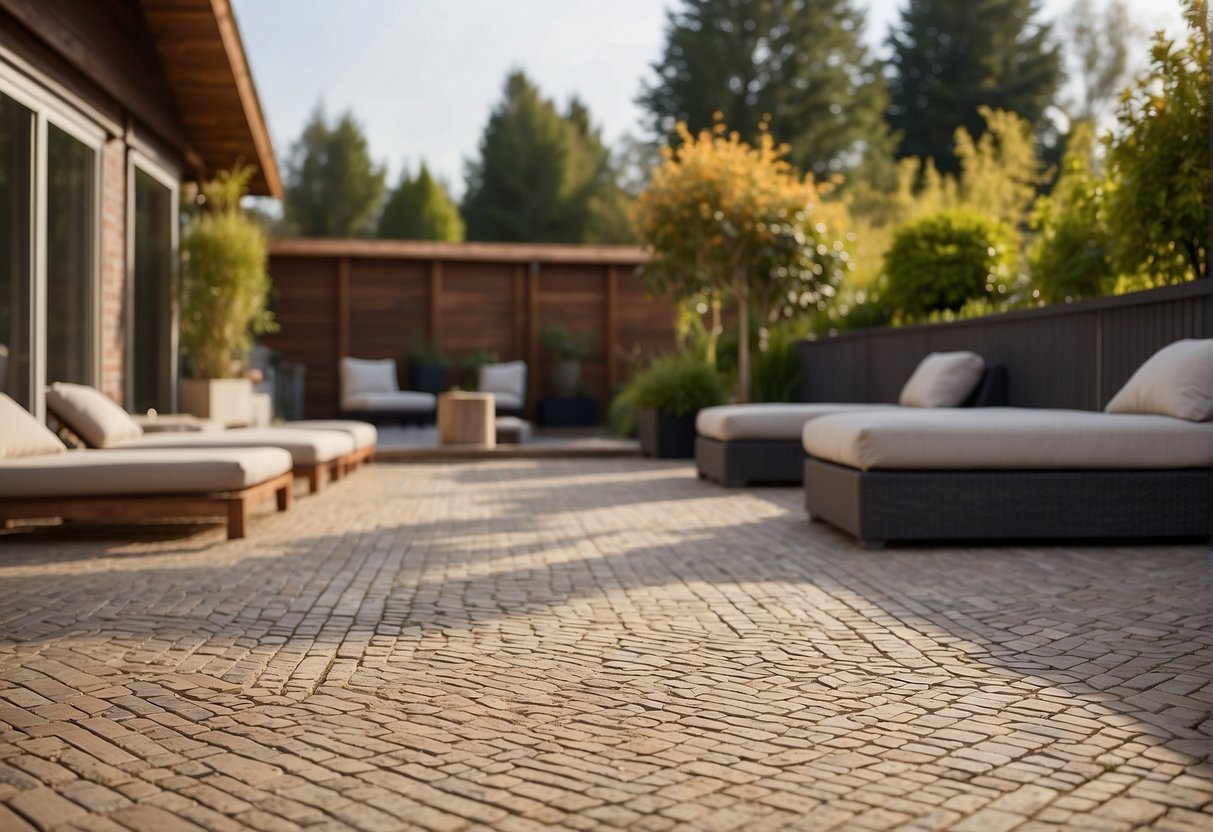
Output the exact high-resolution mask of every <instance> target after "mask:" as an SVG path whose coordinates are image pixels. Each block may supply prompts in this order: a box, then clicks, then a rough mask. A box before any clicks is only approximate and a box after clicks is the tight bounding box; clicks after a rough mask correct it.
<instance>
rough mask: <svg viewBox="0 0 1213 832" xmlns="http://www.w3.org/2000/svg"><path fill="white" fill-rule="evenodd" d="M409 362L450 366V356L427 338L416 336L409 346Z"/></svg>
mask: <svg viewBox="0 0 1213 832" xmlns="http://www.w3.org/2000/svg"><path fill="white" fill-rule="evenodd" d="M408 360H409V363H410V364H434V365H437V366H439V367H449V366H451V357H450V356H449V355H447V354H446V353H445V352H443V351H442V349H441V348H440V347H439V346H438V345H437V344H435V343H434V342H433V341H431V340H429V339H428V338H417V339H416V340H414V341H413V346H411V347H410V348H409V354H408Z"/></svg>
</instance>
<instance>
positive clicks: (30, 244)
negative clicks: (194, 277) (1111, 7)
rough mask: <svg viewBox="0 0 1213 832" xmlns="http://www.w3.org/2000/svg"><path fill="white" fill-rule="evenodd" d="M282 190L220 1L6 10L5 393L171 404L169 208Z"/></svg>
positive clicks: (13, 0) (96, 1)
mask: <svg viewBox="0 0 1213 832" xmlns="http://www.w3.org/2000/svg"><path fill="white" fill-rule="evenodd" d="M238 161H244V162H246V163H251V164H254V165H256V167H257V174H256V176H255V178H254V181H253V182H252V191H253V193H255V194H260V195H266V196H275V197H278V196H281V191H282V185H281V181H280V178H279V173H278V167H277V163H276V161H275V159H274V150H273V147H272V146H271V144H270V138H269V132H268V130H267V129H266V124H265V119H264V117H263V115H262V112H261V106H260V104H259V102H258V100H257V91H256V88H255V87H254V85H253V80H252V76H251V74H250V72H249V67H248V62H247V60H246V59H245V53H244V47H243V45H242V44H241V40H240V33H239V31H238V30H237V27H236V21H235V18H234V17H233V14H232V9H231V4H230V2H229V0H0V390H2V391H3V392H5V393H7V394H8V395H10V396H12V397H13V398H14V399H16V400H17V401H18V402H20V403H21V404H22V405H23V406H25V407H26V408H28V409H29V410H30V411H31V412H33V413H34V414H35V415H37V416H39V417H42V416H44V412H43V411H44V407H43V395H44V390H45V388H46V385H47V384H49V383H50V382H53V381H73V382H80V383H85V384H93V385H96V386H97V387H99V388H101V389H102V390H104V391H105V392H106V393H107V394H109V395H110V396H111V397H113V398H114V399H116V400H118V401H121V402H122V403H123V404H124V405H125V406H126V407H127V408H128V409H129V410H133V411H136V412H138V411H141V410H146V409H148V408H153V407H154V408H158V409H166V410H167V409H172V407H173V404H174V402H175V399H176V382H177V349H176V322H175V318H176V316H175V314H174V292H173V287H174V277H175V270H176V267H175V264H176V262H177V228H178V217H177V212H178V198H179V193H180V189H181V185H182V183H184V182H188V181H196V180H198V179H200V178H205V177H207V176H210V175H213V174H214V173H215V172H217V171H219V170H223V169H226V168H229V167H231V166H232V165H233V164H235V163H236V162H238Z"/></svg>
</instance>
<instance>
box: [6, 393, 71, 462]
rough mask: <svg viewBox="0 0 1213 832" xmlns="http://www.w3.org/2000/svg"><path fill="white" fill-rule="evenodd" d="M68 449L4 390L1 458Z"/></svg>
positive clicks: (21, 456) (53, 452)
mask: <svg viewBox="0 0 1213 832" xmlns="http://www.w3.org/2000/svg"><path fill="white" fill-rule="evenodd" d="M66 450H67V448H65V447H63V443H62V442H60V441H59V437H57V436H55V434H53V433H51V432H50V431H49V430H47V429H46V426H45V425H43V424H42V423H40V422H39V421H38V420H37V419H35V418H34V417H33V416H32V415H31V414H30V412H29V411H28V410H26V409H25V408H23V407H22V406H21V405H19V404H17V403H16V402H15V401H13V400H12V399H10V398H9V397H8V396H6V395H4V394H3V393H0V459H18V458H24V457H33V456H43V455H45V454H61V453H63V452H64V451H66Z"/></svg>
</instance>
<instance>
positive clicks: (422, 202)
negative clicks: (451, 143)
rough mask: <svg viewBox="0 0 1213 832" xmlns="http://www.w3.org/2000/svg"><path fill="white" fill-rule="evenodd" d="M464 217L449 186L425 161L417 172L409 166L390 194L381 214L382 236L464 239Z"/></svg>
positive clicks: (454, 241) (419, 238)
mask: <svg viewBox="0 0 1213 832" xmlns="http://www.w3.org/2000/svg"><path fill="white" fill-rule="evenodd" d="M463 235H464V227H463V217H461V216H460V215H459V208H458V206H456V205H455V203H454V202H452V201H451V197H450V196H449V195H448V194H447V192H446V188H444V187H443V186H442V185H441V184H439V183H438V182H436V181H434V178H433V177H432V176H430V171H429V169H428V168H427V167H426V166H425V164H424V163H423V164H422V165H421V169H420V170H419V171H417V176H416V177H415V178H414V177H411V176H409V173H408V171H407V170H405V171H403V172H402V173H401V174H400V182H399V183H398V184H397V185H396V188H395V189H394V190H393V191H392V192H391V193H390V194H389V195H388V198H387V202H386V203H384V205H383V213H381V214H380V215H379V236H380V237H388V238H393V239H398V240H439V241H442V242H449V243H457V242H460V241H462V240H463Z"/></svg>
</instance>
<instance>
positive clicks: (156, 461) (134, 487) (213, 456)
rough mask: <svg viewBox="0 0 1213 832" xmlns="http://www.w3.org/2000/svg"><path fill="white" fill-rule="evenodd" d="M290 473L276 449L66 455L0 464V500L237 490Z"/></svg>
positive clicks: (287, 458) (287, 462) (288, 458)
mask: <svg viewBox="0 0 1213 832" xmlns="http://www.w3.org/2000/svg"><path fill="white" fill-rule="evenodd" d="M290 470H291V455H290V454H288V453H287V452H286V451H283V450H280V449H278V448H246V449H239V450H226V451H215V450H197V451H148V450H144V451H131V450H122V449H111V450H106V451H72V452H70V453H62V454H53V455H47V456H35V457H22V458H20V459H6V460H3V461H0V497H9V498H16V497H91V496H103V495H121V494H130V495H146V494H207V493H213V492H222V491H240V490H242V489H244V488H248V487H249V486H250V485H257V484H258V483H262V482H265V481H266V480H269V479H273V478H274V477H277V476H280V475H282V474H285V473H287V472H288V471H290Z"/></svg>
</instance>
